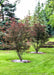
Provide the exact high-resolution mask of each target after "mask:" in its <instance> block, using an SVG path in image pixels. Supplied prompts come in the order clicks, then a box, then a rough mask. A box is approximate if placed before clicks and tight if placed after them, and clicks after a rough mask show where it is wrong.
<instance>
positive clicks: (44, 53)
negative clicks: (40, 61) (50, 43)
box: [30, 52, 45, 54]
mask: <svg viewBox="0 0 54 75" xmlns="http://www.w3.org/2000/svg"><path fill="white" fill-rule="evenodd" d="M30 53H32V54H45V53H44V52H38V53H36V52H30Z"/></svg>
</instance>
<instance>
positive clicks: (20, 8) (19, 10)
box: [9, 0, 46, 19]
mask: <svg viewBox="0 0 54 75" xmlns="http://www.w3.org/2000/svg"><path fill="white" fill-rule="evenodd" d="M9 1H10V2H11V3H14V2H15V1H16V0H9ZM38 1H40V2H41V3H45V2H46V0H21V1H20V3H19V4H18V3H17V6H16V11H15V15H16V17H18V18H20V19H23V18H24V17H25V16H27V15H28V11H29V10H30V14H31V15H33V13H34V10H35V6H36V5H37V2H38Z"/></svg>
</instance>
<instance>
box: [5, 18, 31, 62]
mask: <svg viewBox="0 0 54 75" xmlns="http://www.w3.org/2000/svg"><path fill="white" fill-rule="evenodd" d="M10 25H11V27H10V28H9V29H8V30H7V32H8V33H7V34H6V40H7V41H9V43H14V45H15V48H16V50H17V53H18V56H19V59H20V61H22V57H21V53H23V52H24V51H25V50H27V49H28V48H29V45H28V44H27V41H28V40H29V39H30V27H29V25H26V24H23V23H17V22H16V20H15V19H14V18H12V19H11V23H10Z"/></svg>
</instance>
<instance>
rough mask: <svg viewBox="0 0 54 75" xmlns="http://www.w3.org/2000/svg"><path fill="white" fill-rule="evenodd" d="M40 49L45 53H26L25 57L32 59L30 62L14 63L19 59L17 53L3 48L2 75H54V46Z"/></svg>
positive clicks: (0, 52)
mask: <svg viewBox="0 0 54 75" xmlns="http://www.w3.org/2000/svg"><path fill="white" fill-rule="evenodd" d="M30 49H33V48H30ZM33 51H34V49H33ZM40 51H41V52H45V54H30V53H24V55H23V59H26V60H30V61H31V62H30V63H14V62H11V61H12V60H14V59H18V56H17V53H16V52H15V51H2V50H1V51H0V75H44V74H46V75H50V74H52V75H54V74H53V73H54V48H42V49H40Z"/></svg>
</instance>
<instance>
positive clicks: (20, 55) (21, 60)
mask: <svg viewBox="0 0 54 75" xmlns="http://www.w3.org/2000/svg"><path fill="white" fill-rule="evenodd" d="M17 54H18V57H19V59H20V61H22V57H21V55H20V52H19V51H18V50H17Z"/></svg>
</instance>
